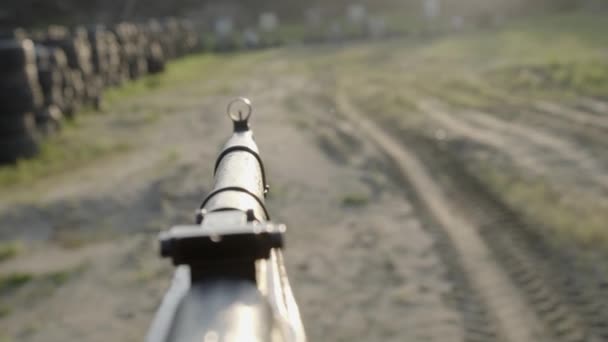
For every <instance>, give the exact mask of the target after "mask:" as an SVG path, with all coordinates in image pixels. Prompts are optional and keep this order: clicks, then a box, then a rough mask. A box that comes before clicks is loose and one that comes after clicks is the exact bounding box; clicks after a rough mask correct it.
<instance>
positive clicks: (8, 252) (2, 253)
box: [0, 241, 23, 262]
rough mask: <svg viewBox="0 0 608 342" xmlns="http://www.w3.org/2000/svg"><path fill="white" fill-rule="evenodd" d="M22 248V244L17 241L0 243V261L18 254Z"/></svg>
mask: <svg viewBox="0 0 608 342" xmlns="http://www.w3.org/2000/svg"><path fill="white" fill-rule="evenodd" d="M22 250H23V245H22V244H21V243H19V242H15V241H12V242H2V243H0V262H2V261H6V260H9V259H12V258H14V257H16V256H17V255H19V253H21V251H22Z"/></svg>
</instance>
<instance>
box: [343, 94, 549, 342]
mask: <svg viewBox="0 0 608 342" xmlns="http://www.w3.org/2000/svg"><path fill="white" fill-rule="evenodd" d="M336 103H337V105H338V107H340V108H341V111H340V112H341V113H344V115H346V116H347V119H348V120H351V121H353V122H356V123H357V125H358V127H359V129H360V130H361V131H362V132H363V133H364V134H365V135H366V136H367V137H368V138H369V139H371V140H373V141H374V142H375V143H376V144H377V145H378V146H379V147H380V148H381V149H382V150H383V151H384V152H385V153H386V154H387V156H388V157H390V159H392V160H393V161H394V163H395V164H396V166H397V168H398V169H399V171H400V173H401V174H402V176H403V177H405V178H406V179H408V180H410V181H411V183H412V184H413V186H414V189H415V191H416V192H417V195H418V196H419V197H420V199H421V200H422V202H424V204H425V205H426V206H427V207H428V208H429V210H430V211H431V212H432V214H433V215H434V216H435V217H436V219H437V220H438V222H439V223H440V224H441V225H442V227H443V229H444V230H445V232H446V234H447V235H448V236H449V237H450V239H451V242H452V244H453V245H454V247H455V248H456V250H457V251H458V252H459V256H460V257H461V260H462V263H463V267H464V269H465V271H466V273H467V275H468V276H469V277H470V279H471V283H472V287H473V289H475V290H476V291H478V292H479V294H480V296H481V297H482V298H483V300H484V301H485V303H486V305H487V306H488V308H489V309H490V311H491V314H492V315H493V316H494V317H495V319H496V321H497V323H498V327H499V330H500V334H501V336H502V337H503V338H504V339H505V340H506V341H513V342H515V341H518V342H519V341H548V339H547V337H546V332H545V331H544V328H543V325H542V324H541V322H540V320H539V318H538V317H537V316H536V315H535V314H534V313H533V312H534V311H533V310H531V308H530V307H529V306H528V304H527V303H526V301H525V300H524V298H523V296H522V294H521V293H520V292H519V290H518V289H517V287H516V286H515V285H514V284H513V282H512V281H511V279H510V278H509V276H508V275H507V274H506V273H505V272H504V271H503V270H502V269H501V267H500V266H499V263H498V261H497V260H496V259H495V257H494V256H493V255H492V252H491V251H490V249H489V248H488V246H487V245H486V244H485V243H484V241H483V239H482V238H481V236H480V235H479V233H478V232H477V228H476V227H474V226H473V225H472V223H471V222H469V221H468V220H466V219H465V218H463V217H461V216H460V215H458V214H456V213H455V212H454V210H453V207H452V205H450V203H449V201H448V199H447V197H446V195H445V194H444V193H443V191H442V190H441V188H440V187H439V185H438V184H437V183H436V182H435V181H434V180H433V179H432V178H431V177H430V175H429V173H428V171H427V170H426V168H425V167H424V166H423V164H422V163H421V162H420V161H419V160H418V158H417V157H416V156H415V154H413V153H412V152H411V151H409V150H408V149H407V148H406V147H404V146H402V145H401V144H399V143H398V142H396V141H394V140H393V139H392V138H391V137H389V136H388V135H387V134H386V133H384V132H383V130H382V129H380V128H379V127H378V126H377V125H375V124H374V123H372V122H371V121H369V120H367V119H365V118H364V116H363V115H362V114H359V111H358V110H357V108H355V106H353V105H352V104H350V102H349V101H348V99H347V98H345V97H344V96H341V95H340V94H338V95H337V96H336Z"/></svg>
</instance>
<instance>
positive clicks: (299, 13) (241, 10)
mask: <svg viewBox="0 0 608 342" xmlns="http://www.w3.org/2000/svg"><path fill="white" fill-rule="evenodd" d="M424 1H427V0H359V1H357V0H309V1H301V0H2V1H0V27H5V28H6V27H14V26H25V27H36V26H44V25H48V24H51V23H63V24H84V25H86V24H92V23H98V22H117V21H120V20H143V19H145V18H148V17H164V16H181V15H189V16H192V15H194V14H198V15H200V17H202V18H205V16H207V17H213V16H218V15H232V16H236V17H239V18H245V20H246V19H247V18H256V17H257V15H258V14H259V13H261V12H264V11H275V12H277V13H278V14H279V16H280V17H281V20H283V21H299V20H302V19H303V13H304V12H305V11H306V10H307V9H309V8H320V9H322V11H323V12H324V13H326V15H327V16H333V15H340V14H343V13H344V8H345V7H346V6H348V5H349V4H352V3H360V4H363V5H365V6H366V7H367V8H369V9H370V11H376V12H382V11H383V10H384V11H389V10H390V11H394V10H403V11H421V8H422V6H423V4H422V3H423V2H424ZM439 1H440V2H441V4H442V10H443V13H444V14H446V15H450V14H451V13H454V14H457V15H465V14H466V13H467V12H470V11H504V12H509V13H516V12H517V13H521V12H529V11H535V10H575V9H578V8H580V7H590V6H602V5H604V6H605V5H606V1H602V0H439Z"/></svg>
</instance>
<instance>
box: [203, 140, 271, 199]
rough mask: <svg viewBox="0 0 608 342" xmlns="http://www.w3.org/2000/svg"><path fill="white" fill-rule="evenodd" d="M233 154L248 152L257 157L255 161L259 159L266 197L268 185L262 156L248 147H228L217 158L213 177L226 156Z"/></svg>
mask: <svg viewBox="0 0 608 342" xmlns="http://www.w3.org/2000/svg"><path fill="white" fill-rule="evenodd" d="M232 152H247V153H249V154H251V155H253V156H254V157H255V159H257V161H258V164H260V170H261V171H262V183H263V184H264V195H265V194H266V189H268V183H266V171H265V170H264V163H262V158H261V157H260V155H259V154H258V153H257V152H256V151H254V150H252V149H250V148H249V147H247V146H243V145H237V146H231V147H228V148H227V149H225V150H223V151H222V153H220V155H219V157H217V161H216V162H215V168H214V169H213V175H214V176H215V174H216V173H217V169H218V167H220V163H221V162H222V159H224V157H225V156H227V155H229V154H230V153H232Z"/></svg>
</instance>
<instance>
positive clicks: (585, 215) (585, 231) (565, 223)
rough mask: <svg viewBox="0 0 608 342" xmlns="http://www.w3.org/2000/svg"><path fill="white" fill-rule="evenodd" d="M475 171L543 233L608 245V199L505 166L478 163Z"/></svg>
mask: <svg viewBox="0 0 608 342" xmlns="http://www.w3.org/2000/svg"><path fill="white" fill-rule="evenodd" d="M475 174H476V175H478V177H479V178H480V179H481V180H482V181H483V182H484V184H486V185H487V186H488V187H489V188H490V189H492V191H493V192H494V193H497V194H500V196H501V197H502V198H503V199H504V200H505V201H506V203H507V204H509V205H510V206H511V207H513V208H515V209H516V210H517V211H518V212H520V213H522V214H523V215H524V217H526V218H527V219H528V220H529V221H530V222H532V223H539V224H540V226H541V227H544V228H545V229H548V231H545V232H544V233H545V234H547V235H548V236H552V237H555V238H557V239H559V240H561V241H575V242H577V243H579V244H580V245H582V246H592V247H601V248H606V247H608V230H606V222H608V201H606V200H598V199H597V198H595V197H592V196H585V194H581V193H576V192H574V191H572V192H570V193H569V194H564V193H563V192H560V191H557V190H556V189H554V188H553V187H552V186H551V185H550V184H549V183H547V182H546V181H544V180H542V179H532V178H527V177H525V176H521V175H518V174H517V173H515V172H512V171H508V170H506V169H505V168H499V167H497V166H495V165H494V166H491V165H487V164H485V165H484V164H479V165H477V167H475Z"/></svg>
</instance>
